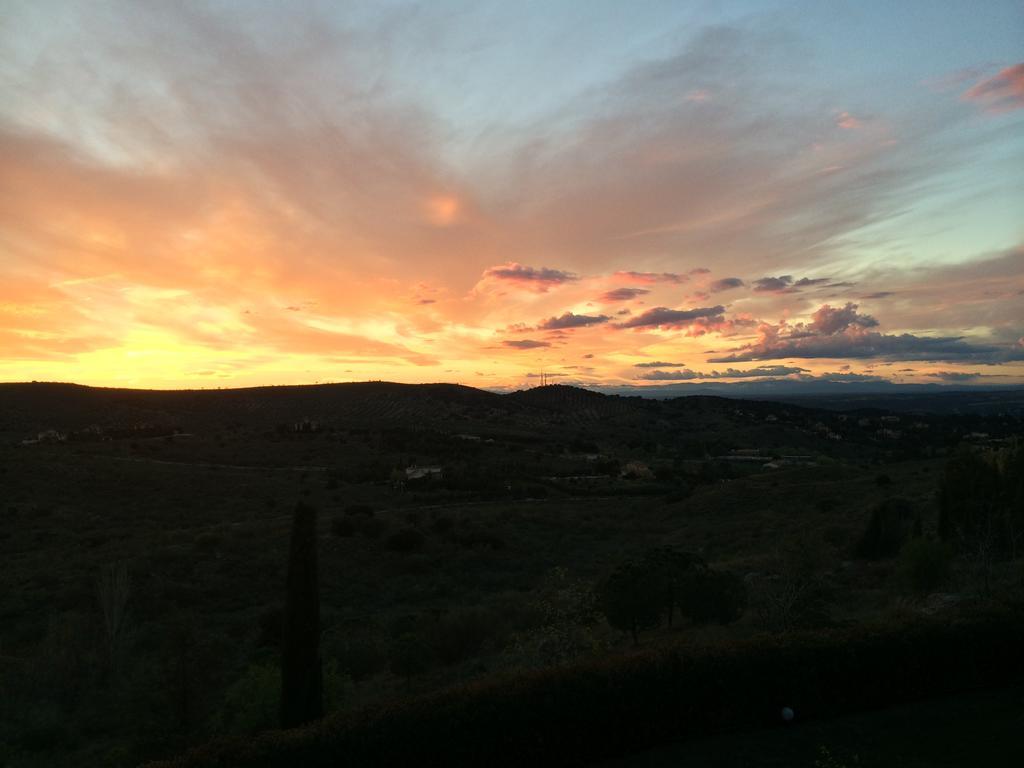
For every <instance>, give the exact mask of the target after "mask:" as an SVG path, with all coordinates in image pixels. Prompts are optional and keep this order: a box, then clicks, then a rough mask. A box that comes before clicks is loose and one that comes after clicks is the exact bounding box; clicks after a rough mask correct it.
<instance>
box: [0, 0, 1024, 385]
mask: <svg viewBox="0 0 1024 768" xmlns="http://www.w3.org/2000/svg"><path fill="white" fill-rule="evenodd" d="M895 5H897V6H898V7H893V6H894V4H891V3H881V2H869V3H860V4H849V5H845V4H844V5H841V6H832V5H830V6H829V8H827V9H823V8H821V7H820V6H819V5H818V4H815V3H810V2H781V0H780V1H775V2H773V1H772V0H750V2H744V3H726V4H716V6H715V8H713V9H710V8H709V7H708V5H707V4H702V3H678V2H664V3H662V2H652V3H647V4H643V6H642V7H641V8H639V9H637V8H632V9H627V8H626V7H625V6H624V5H622V4H616V3H597V4H593V3H588V4H579V3H569V2H565V3H554V4H543V5H540V4H536V5H535V4H529V3H527V4H506V3H498V2H483V3H472V4H468V3H467V4H462V3H456V4H426V3H423V4H418V3H409V2H386V3H362V2H351V3H343V4H335V3H324V4H318V3H312V4H309V5H303V6H302V7H301V8H297V7H287V8H286V7H276V6H262V5H261V6H258V9H254V8H253V7H252V6H250V5H249V4H241V3H238V4H233V3H217V4H213V3H198V2H189V3H181V4H177V3H176V4H167V5H162V4H134V3H122V2H104V3H99V4H91V5H90V7H88V8H86V7H81V6H78V5H76V4H67V3H60V2H38V1H33V2H27V1H25V2H12V3H10V4H8V6H7V9H6V11H5V24H4V25H3V27H2V28H0V51H2V52H3V54H4V55H3V56H2V57H0V254H2V256H0V381H19V380H30V379H37V380H64V381H77V382H80V383H87V384H98V385H113V386H153V387H181V386H191V387H196V386H210V385H229V386H230V385H237V386H242V385H252V384H274V383H308V382H313V381H328V380H333V381H342V380H354V379H391V380H398V381H409V382H417V381H440V380H457V381H461V382H462V383H465V384H471V385H475V386H486V387H514V386H519V385H523V384H525V383H526V382H528V381H530V380H531V379H533V378H535V376H534V375H533V374H536V373H537V372H538V371H541V370H544V371H545V372H547V373H548V374H549V375H553V376H556V377H560V378H559V381H565V382H571V383H575V384H579V385H583V386H608V385H623V384H635V385H638V386H656V385H657V383H658V382H691V381H693V382H701V381H709V380H714V381H715V382H719V383H721V382H729V381H736V382H740V381H750V380H752V379H754V380H756V379H759V378H765V379H772V378H785V379H792V380H793V381H800V380H813V379H815V378H821V377H829V380H831V381H878V382H887V381H891V382H916V383H924V382H932V383H936V382H938V383H947V384H971V385H984V384H986V383H992V382H998V383H1005V384H1020V383H1024V223H1022V222H1024V215H1022V214H1024V175H1022V174H1021V173H1020V172H1019V169H1020V168H1021V167H1024V130H1022V128H1024V62H1022V61H1021V55H1022V54H1021V50H1022V49H1021V42H1022V30H1024V8H1022V7H1021V6H1020V4H1019V3H1014V2H1009V1H1007V2H992V3H990V4H988V5H987V6H986V8H987V10H986V13H985V14H977V13H972V12H971V9H970V8H968V7H967V6H966V5H964V4H960V3H953V2H948V3H947V2H920V3H917V2H911V3H906V4H895ZM664 361H673V362H664Z"/></svg>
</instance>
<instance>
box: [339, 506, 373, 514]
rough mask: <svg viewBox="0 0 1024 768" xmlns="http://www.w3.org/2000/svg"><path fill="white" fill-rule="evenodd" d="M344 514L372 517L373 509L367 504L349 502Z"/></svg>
mask: <svg viewBox="0 0 1024 768" xmlns="http://www.w3.org/2000/svg"><path fill="white" fill-rule="evenodd" d="M345 514H346V515H349V516H350V517H373V515H374V509H373V507H371V506H370V505H369V504H349V505H348V506H347V507H345Z"/></svg>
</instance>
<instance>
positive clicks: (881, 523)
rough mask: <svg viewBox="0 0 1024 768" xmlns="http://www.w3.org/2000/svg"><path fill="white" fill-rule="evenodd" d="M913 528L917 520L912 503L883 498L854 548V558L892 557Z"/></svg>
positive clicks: (916, 525)
mask: <svg viewBox="0 0 1024 768" xmlns="http://www.w3.org/2000/svg"><path fill="white" fill-rule="evenodd" d="M915 528H917V529H919V528H920V521H919V520H918V519H917V518H916V516H915V514H914V507H913V506H912V505H911V503H910V502H909V501H907V500H906V499H903V498H899V497H894V498H891V499H886V500H885V501H883V502H882V503H881V504H879V505H878V506H876V507H875V508H874V509H872V510H871V518H870V519H869V520H868V525H867V528H866V529H865V530H864V534H863V536H861V539H860V542H859V543H858V545H857V556H858V557H862V558H864V559H865V560H881V559H883V558H887V557H895V556H896V555H898V554H899V552H900V549H901V548H902V547H903V545H904V544H905V543H906V542H907V540H909V539H910V536H911V534H912V533H913V532H914V530H915Z"/></svg>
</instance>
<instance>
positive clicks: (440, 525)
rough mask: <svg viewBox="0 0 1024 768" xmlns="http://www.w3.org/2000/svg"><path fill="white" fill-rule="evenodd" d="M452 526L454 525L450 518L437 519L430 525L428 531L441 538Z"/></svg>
mask: <svg viewBox="0 0 1024 768" xmlns="http://www.w3.org/2000/svg"><path fill="white" fill-rule="evenodd" d="M454 525H455V523H453V522H452V519H451V518H450V517H438V518H437V519H435V520H434V521H433V522H432V523H431V524H430V530H431V531H433V532H434V533H436V534H438V535H441V536H443V535H444V534H446V533H448V532H449V531H450V530H451V529H452V527H453V526H454Z"/></svg>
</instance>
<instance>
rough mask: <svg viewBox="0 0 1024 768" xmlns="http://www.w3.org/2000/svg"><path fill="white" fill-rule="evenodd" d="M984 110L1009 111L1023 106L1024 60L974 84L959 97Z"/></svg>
mask: <svg viewBox="0 0 1024 768" xmlns="http://www.w3.org/2000/svg"><path fill="white" fill-rule="evenodd" d="M961 98H963V99H964V100H965V101H972V102H975V103H976V104H979V105H980V106H981V107H982V108H983V109H984V110H985V111H986V112H1010V111H1012V110H1015V109H1021V108H1022V107H1024V62H1022V63H1020V64H1015V65H1014V66H1012V67H1007V68H1006V69H1003V70H1001V71H1000V72H998V73H997V74H995V75H993V76H992V77H989V78H986V79H985V80H982V81H981V82H979V83H976V84H974V85H973V86H971V87H970V88H968V89H967V90H966V91H964V94H963V96H962V97H961Z"/></svg>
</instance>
